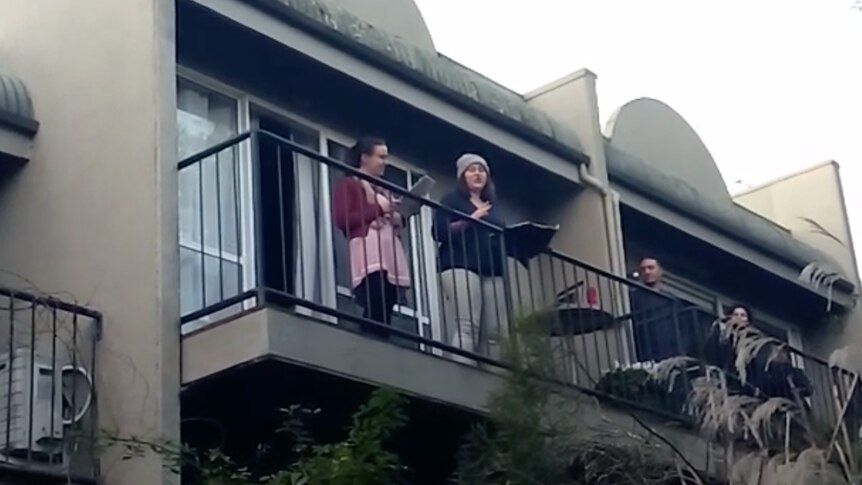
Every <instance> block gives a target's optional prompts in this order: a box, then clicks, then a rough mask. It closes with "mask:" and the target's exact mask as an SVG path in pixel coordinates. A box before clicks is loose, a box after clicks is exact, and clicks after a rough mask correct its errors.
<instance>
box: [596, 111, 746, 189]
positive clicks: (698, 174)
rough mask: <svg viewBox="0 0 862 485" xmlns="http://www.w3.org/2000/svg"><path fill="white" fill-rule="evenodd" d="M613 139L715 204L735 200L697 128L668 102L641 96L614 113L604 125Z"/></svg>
mask: <svg viewBox="0 0 862 485" xmlns="http://www.w3.org/2000/svg"><path fill="white" fill-rule="evenodd" d="M605 132H606V133H605V134H606V135H607V136H608V137H609V138H610V139H611V143H612V144H613V145H614V146H615V147H616V148H620V149H622V150H624V151H627V152H629V153H633V154H636V155H637V156H638V157H640V158H641V159H643V160H644V161H645V162H647V163H649V165H650V166H652V167H654V168H656V169H657V170H659V171H662V172H664V173H668V174H673V175H674V176H676V177H678V178H680V179H682V180H684V181H685V182H686V183H688V184H689V185H691V186H692V187H693V188H695V189H696V190H697V191H698V192H700V193H701V195H703V196H704V197H708V198H709V199H710V200H713V201H714V202H715V203H716V204H729V203H732V199H731V197H730V193H728V191H727V187H726V185H725V183H724V178H723V177H722V176H721V172H720V171H719V170H718V166H717V165H716V164H715V160H714V159H713V158H712V155H711V154H710V153H709V150H708V149H707V148H706V145H705V144H704V143H703V141H702V140H701V139H700V136H699V135H698V134H697V132H695V131H694V128H692V127H691V125H689V124H688V122H687V121H686V120H685V119H684V118H683V117H682V116H680V114H679V113H677V112H676V111H674V110H673V108H671V107H670V106H668V105H666V104H665V103H663V102H661V101H658V100H655V99H651V98H640V99H636V100H633V101H629V102H628V103H626V104H624V105H623V106H622V107H620V108H619V109H618V110H617V111H616V112H615V113H614V114H613V116H611V119H610V120H609V121H608V124H607V126H606V129H605Z"/></svg>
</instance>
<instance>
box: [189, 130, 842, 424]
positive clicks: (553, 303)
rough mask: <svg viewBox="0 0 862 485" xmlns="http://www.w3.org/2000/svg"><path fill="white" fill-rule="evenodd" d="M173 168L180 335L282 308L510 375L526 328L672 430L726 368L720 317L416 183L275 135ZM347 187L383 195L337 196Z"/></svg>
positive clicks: (592, 381)
mask: <svg viewBox="0 0 862 485" xmlns="http://www.w3.org/2000/svg"><path fill="white" fill-rule="evenodd" d="M179 171H180V205H181V209H180V211H181V214H180V219H181V220H180V224H181V227H180V245H181V251H182V253H183V254H182V259H183V281H182V282H181V286H182V288H183V295H182V299H183V307H184V312H183V317H182V323H183V324H185V325H190V326H197V325H201V324H206V322H208V321H213V320H218V319H221V318H224V317H225V316H228V315H230V314H232V313H234V312H237V311H242V310H247V309H250V308H254V307H259V306H267V305H272V306H279V307H281V308H284V309H287V310H289V311H295V312H297V313H302V314H304V315H307V316H309V317H311V318H312V319H315V320H317V321H320V322H324V323H328V324H332V325H337V326H339V327H342V328H345V329H348V330H354V331H361V332H365V333H367V334H369V335H371V336H374V337H375V338H380V337H383V338H387V339H390V340H391V341H392V342H393V344H396V345H401V346H409V347H412V348H415V349H416V350H417V351H422V352H428V353H432V354H435V355H438V356H442V357H446V358H451V359H454V360H457V361H461V362H464V363H467V364H470V365H472V364H485V365H492V366H500V365H503V361H502V360H501V354H500V349H499V345H498V344H499V343H500V342H501V341H503V340H504V339H505V338H506V336H507V334H508V332H509V328H510V326H511V323H512V322H515V321H516V320H517V319H519V318H522V317H524V316H527V315H532V316H534V317H536V318H538V320H539V322H540V325H543V326H544V328H546V330H547V337H548V341H549V342H550V345H551V346H550V350H549V352H551V353H553V356H554V361H555V362H556V364H555V367H554V368H555V371H554V374H555V375H554V376H553V378H554V379H556V380H558V381H561V382H563V383H566V384H569V385H574V386H578V387H580V388H582V389H584V390H586V391H588V392H592V393H596V394H599V395H602V396H605V397H608V398H609V399H611V400H613V401H616V402H620V403H624V404H626V405H630V406H635V407H639V408H643V409H649V410H650V411H652V412H656V413H660V414H663V415H666V416H667V417H671V418H674V419H680V418H681V416H682V414H681V413H682V411H683V405H684V402H685V400H686V397H687V394H688V391H689V390H690V389H691V381H692V379H694V378H696V377H698V376H700V375H703V373H704V371H705V369H706V367H707V365H721V364H727V362H716V360H715V359H716V357H715V356H714V355H711V345H712V344H714V342H713V340H714V338H715V325H714V324H715V322H716V321H717V320H718V317H717V316H716V315H715V314H714V313H712V312H709V311H706V310H703V309H701V308H698V307H696V306H694V305H690V304H687V303H685V302H683V301H681V300H679V299H675V298H672V297H670V296H668V295H667V294H665V293H660V292H656V291H654V290H652V289H650V288H647V287H645V286H643V285H641V284H639V283H637V282H634V281H631V280H628V279H626V278H624V277H621V276H618V275H614V274H611V273H609V272H607V271H603V270H601V269H599V268H596V267H593V266H591V265H589V264H586V263H584V262H581V261H578V260H576V259H574V258H572V257H569V256H567V255H565V254H562V253H559V252H556V251H552V250H548V249H545V250H542V251H540V252H539V253H538V254H533V253H527V252H526V250H527V249H528V248H529V241H528V242H527V243H526V244H525V242H524V240H523V236H518V237H517V238H515V237H513V236H512V234H511V233H510V232H508V231H507V230H506V229H505V228H503V227H499V226H496V225H494V224H490V223H488V222H486V221H484V220H475V219H473V218H471V217H470V215H468V214H465V213H461V212H459V211H456V210H454V209H452V208H450V207H445V206H443V205H441V204H440V203H439V202H436V201H434V200H431V199H429V198H427V197H424V196H422V195H421V194H419V195H417V194H413V193H411V192H410V189H411V186H412V184H413V183H415V182H416V181H417V179H419V177H420V176H419V175H418V174H411V173H409V172H402V171H397V170H396V171H395V174H394V175H387V176H384V179H380V178H376V177H371V176H368V175H366V174H364V173H362V172H360V171H359V170H357V169H356V168H355V167H352V166H349V165H348V164H346V163H344V162H343V161H340V160H336V159H334V158H332V157H328V156H324V155H322V154H320V153H318V151H317V150H316V149H312V148H308V147H305V146H302V145H300V144H298V143H296V142H294V141H292V140H289V139H286V138H284V137H281V136H279V135H276V134H273V133H269V132H266V131H252V132H249V133H244V134H241V135H239V136H236V137H234V138H232V139H229V140H226V141H225V142H223V143H220V144H218V145H216V146H214V147H212V148H209V149H207V150H205V151H203V152H201V153H199V154H197V155H194V156H192V157H190V158H187V159H185V160H183V161H181V162H180V163H179ZM345 179H349V180H352V181H353V182H355V183H353V184H352V187H353V188H354V189H355V188H356V187H361V184H360V181H361V182H366V183H367V184H368V186H369V187H373V188H374V190H371V191H368V192H363V191H362V189H359V191H358V192H357V191H355V190H354V191H352V192H351V191H349V190H348V191H347V192H349V194H351V195H349V196H344V194H342V196H337V194H336V192H338V191H339V190H343V187H344V185H343V184H344V182H343V181H344V180H345ZM339 187H341V188H339ZM351 190H352V189H351ZM356 194H360V196H361V197H360V198H359V199H356V197H357V195H356ZM351 197H353V198H352V199H351ZM365 197H368V198H369V199H368V201H370V202H369V203H368V204H366V200H365V199H364V198H365ZM375 197H382V198H384V199H385V201H381V202H380V203H377V202H375ZM399 200H400V205H401V206H402V207H405V206H415V210H413V211H410V215H409V217H408V216H401V215H394V213H393V214H386V213H385V211H383V210H381V209H380V207H381V206H385V205H388V204H387V203H389V204H395V203H397V201H399ZM338 204H345V207H338ZM348 206H350V207H348ZM363 210H365V211H369V212H366V213H362V211H363ZM351 211H353V212H351ZM356 211H359V212H356ZM386 225H390V227H389V228H388V229H387V228H386ZM369 226H372V227H373V229H374V230H378V231H381V233H382V231H384V230H389V229H391V230H392V234H393V235H394V237H384V238H383V239H382V240H383V241H384V242H383V243H382V244H378V243H379V242H380V240H377V241H376V242H375V241H371V243H370V244H372V245H373V246H374V249H373V251H371V253H369V250H368V247H367V244H369V240H368V239H367V237H366V235H367V230H368V227H369ZM363 243H364V244H366V246H363ZM398 248H402V249H403V254H404V258H403V259H399V258H394V259H393V260H392V261H387V264H388V266H387V268H388V274H387V275H386V276H387V277H386V278H385V279H376V280H370V281H371V283H373V284H366V285H363V284H362V283H363V282H366V283H367V282H368V281H366V280H364V279H363V276H366V274H365V273H363V270H364V269H366V267H368V266H374V264H376V263H377V262H378V260H381V259H385V258H383V255H384V253H385V254H390V255H391V254H395V253H397V252H398ZM375 252H376V254H375ZM351 258H353V259H352V261H353V264H354V266H351ZM357 258H359V259H362V261H357ZM399 265H400V267H399ZM374 267H376V266H374ZM393 273H394V274H393ZM393 286H394V287H395V289H394V290H393V288H392V287H393ZM381 301H383V302H391V303H392V314H391V317H390V318H388V319H387V318H385V317H381V315H380V314H379V312H377V313H375V312H374V311H369V310H368V308H370V307H373V306H374V305H375V304H379V303H380V302H381ZM387 306H388V303H387ZM788 349H789V347H788ZM789 352H790V353H791V354H792V356H793V357H792V359H791V362H790V364H791V367H792V368H794V369H801V372H804V373H805V375H810V378H811V382H812V393H811V394H810V395H809V396H807V397H806V399H807V402H809V403H810V406H811V409H812V410H813V412H817V413H818V416H819V417H820V418H822V419H823V420H825V421H829V420H830V419H831V421H832V422H834V421H835V419H837V414H836V412H835V409H834V399H833V395H834V394H835V393H836V392H838V389H839V387H838V386H837V384H836V380H835V373H834V371H832V370H830V369H829V368H828V366H826V367H823V366H824V365H825V364H824V363H822V362H820V361H817V360H816V359H813V358H811V357H810V356H805V355H804V354H802V353H800V352H798V351H795V350H793V349H789ZM679 356H684V357H689V358H690V359H694V362H693V363H691V364H690V365H689V366H688V368H686V369H683V371H682V372H678V373H676V374H675V375H674V378H673V379H672V385H671V384H669V383H668V382H658V381H656V380H655V379H654V378H653V375H654V373H655V369H656V365H657V363H658V362H659V361H662V360H665V359H668V358H672V357H679ZM727 370H728V372H729V373H730V375H731V377H733V373H734V371H733V369H732V368H730V367H728V369H727ZM770 376H771V375H769V374H767V375H766V377H770ZM773 377H774V376H773ZM746 386H748V388H749V391H750V390H752V386H755V387H756V386H762V387H763V386H765V387H768V383H767V382H765V381H763V382H760V383H759V384H752V383H748V384H746ZM743 387H744V386H743ZM781 389H784V388H781ZM781 389H778V388H776V389H772V390H768V392H772V393H773V394H775V393H778V392H783V391H782V390H781ZM746 392H747V391H746ZM760 392H766V391H763V390H762V389H761V391H760Z"/></svg>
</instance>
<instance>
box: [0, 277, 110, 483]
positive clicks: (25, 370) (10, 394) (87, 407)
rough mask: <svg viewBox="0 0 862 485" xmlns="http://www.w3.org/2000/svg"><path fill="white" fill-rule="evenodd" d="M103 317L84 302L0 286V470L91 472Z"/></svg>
mask: <svg viewBox="0 0 862 485" xmlns="http://www.w3.org/2000/svg"><path fill="white" fill-rule="evenodd" d="M101 324H102V316H101V314H100V313H98V312H95V311H93V310H90V309H87V308H84V307H82V306H78V305H74V304H70V303H67V302H64V301H62V300H60V299H58V298H55V297H51V296H40V295H34V294H31V293H27V292H24V291H18V290H14V289H8V288H0V470H4V472H5V473H19V472H26V473H34V474H38V475H41V476H43V477H55V478H57V479H58V480H61V481H62V482H63V483H67V482H68V481H69V480H72V482H76V483H80V482H86V481H90V480H94V479H95V478H96V477H97V471H98V466H97V465H98V464H97V456H96V452H97V416H96V403H97V399H96V387H95V382H96V379H95V375H96V342H97V341H98V339H99V338H100V332H101Z"/></svg>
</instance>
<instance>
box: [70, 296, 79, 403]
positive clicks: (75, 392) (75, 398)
mask: <svg viewBox="0 0 862 485" xmlns="http://www.w3.org/2000/svg"><path fill="white" fill-rule="evenodd" d="M72 370H73V371H74V372H78V312H74V313H72ZM77 410H78V386H72V411H71V414H72V416H73V417H74V416H75V413H76V412H77Z"/></svg>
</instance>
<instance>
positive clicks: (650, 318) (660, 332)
mask: <svg viewBox="0 0 862 485" xmlns="http://www.w3.org/2000/svg"><path fill="white" fill-rule="evenodd" d="M663 276H664V270H663V268H662V265H661V263H660V262H659V261H658V259H656V258H652V257H647V258H643V259H642V260H641V262H640V266H639V272H638V280H639V281H640V282H641V283H642V284H643V285H644V286H645V287H646V288H634V289H633V290H632V292H631V320H632V326H633V327H634V339H635V350H636V352H637V358H638V360H639V361H640V362H659V361H662V360H664V359H667V358H669V357H675V356H679V355H691V354H692V350H693V349H694V348H695V346H694V345H693V344H694V341H693V339H694V335H693V333H692V331H691V330H693V329H691V328H689V327H691V326H692V325H691V324H692V323H693V320H694V319H693V318H687V317H686V316H687V311H688V310H690V308H689V307H691V305H686V304H685V303H683V302H681V301H678V300H676V299H674V298H673V297H672V296H670V295H667V294H664V289H663V287H662V278H663Z"/></svg>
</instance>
